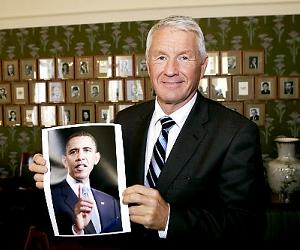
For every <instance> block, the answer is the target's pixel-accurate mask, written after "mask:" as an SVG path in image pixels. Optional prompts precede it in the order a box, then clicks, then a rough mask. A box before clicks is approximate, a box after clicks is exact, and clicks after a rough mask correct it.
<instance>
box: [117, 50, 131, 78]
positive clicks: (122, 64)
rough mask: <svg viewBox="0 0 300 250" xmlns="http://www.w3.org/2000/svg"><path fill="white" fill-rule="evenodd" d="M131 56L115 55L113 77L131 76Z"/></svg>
mask: <svg viewBox="0 0 300 250" xmlns="http://www.w3.org/2000/svg"><path fill="white" fill-rule="evenodd" d="M133 72H134V69H133V56H132V55H117V56H115V74H114V75H115V77H133Z"/></svg>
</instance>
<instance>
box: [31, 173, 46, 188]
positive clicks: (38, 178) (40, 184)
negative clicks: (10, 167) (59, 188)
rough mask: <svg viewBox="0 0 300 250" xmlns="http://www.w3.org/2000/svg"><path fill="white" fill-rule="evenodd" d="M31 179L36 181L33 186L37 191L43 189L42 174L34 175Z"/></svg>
mask: <svg viewBox="0 0 300 250" xmlns="http://www.w3.org/2000/svg"><path fill="white" fill-rule="evenodd" d="M33 179H34V180H35V181H36V183H35V186H36V187H37V188H39V189H43V188H44V174H35V175H34V176H33Z"/></svg>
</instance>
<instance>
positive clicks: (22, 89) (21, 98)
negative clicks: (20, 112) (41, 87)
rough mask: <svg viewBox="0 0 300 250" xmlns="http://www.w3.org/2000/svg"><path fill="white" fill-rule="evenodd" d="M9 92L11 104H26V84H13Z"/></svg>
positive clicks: (27, 100)
mask: <svg viewBox="0 0 300 250" xmlns="http://www.w3.org/2000/svg"><path fill="white" fill-rule="evenodd" d="M11 90H12V100H13V101H12V103H13V104H28V102H29V96H28V82H14V83H13V84H12V85H11Z"/></svg>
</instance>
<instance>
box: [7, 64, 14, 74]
mask: <svg viewBox="0 0 300 250" xmlns="http://www.w3.org/2000/svg"><path fill="white" fill-rule="evenodd" d="M7 75H8V76H14V75H15V65H13V64H8V65H7Z"/></svg>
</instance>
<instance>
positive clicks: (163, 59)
mask: <svg viewBox="0 0 300 250" xmlns="http://www.w3.org/2000/svg"><path fill="white" fill-rule="evenodd" d="M166 59H167V58H166V57H165V56H158V57H157V59H156V60H157V61H165V60H166Z"/></svg>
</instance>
